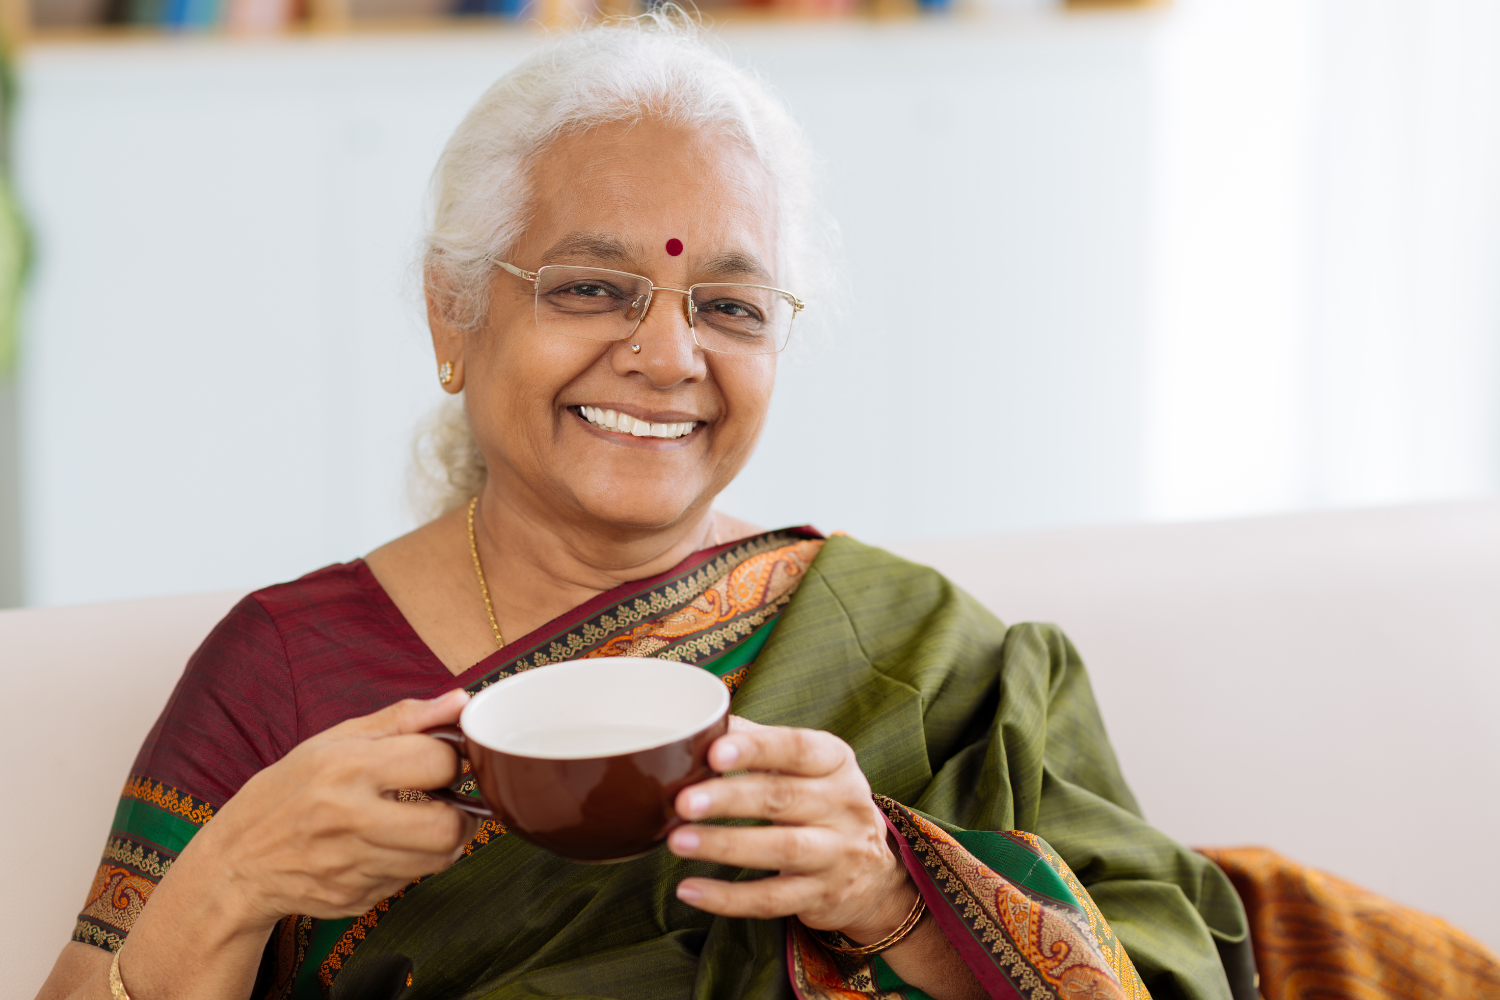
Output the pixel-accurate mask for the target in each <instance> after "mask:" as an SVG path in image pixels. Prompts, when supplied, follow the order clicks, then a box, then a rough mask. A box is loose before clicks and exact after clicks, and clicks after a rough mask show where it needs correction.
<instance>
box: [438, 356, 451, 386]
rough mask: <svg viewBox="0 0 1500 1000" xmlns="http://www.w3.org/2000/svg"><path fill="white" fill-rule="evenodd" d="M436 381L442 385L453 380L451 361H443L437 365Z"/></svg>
mask: <svg viewBox="0 0 1500 1000" xmlns="http://www.w3.org/2000/svg"><path fill="white" fill-rule="evenodd" d="M438 381H439V382H441V383H442V384H443V385H447V384H448V383H449V382H452V381H453V362H451V361H444V362H443V363H442V364H440V365H438Z"/></svg>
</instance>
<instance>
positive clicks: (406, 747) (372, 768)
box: [351, 734, 460, 792]
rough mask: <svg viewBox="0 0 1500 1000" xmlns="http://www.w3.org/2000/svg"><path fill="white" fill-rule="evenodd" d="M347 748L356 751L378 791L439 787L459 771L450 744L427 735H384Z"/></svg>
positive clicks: (451, 779)
mask: <svg viewBox="0 0 1500 1000" xmlns="http://www.w3.org/2000/svg"><path fill="white" fill-rule="evenodd" d="M351 752H352V753H357V754H359V755H360V760H361V766H362V768H363V770H364V773H365V775H366V777H367V779H368V780H371V781H373V782H374V783H375V785H376V787H377V789H378V790H379V791H382V792H392V791H397V790H399V789H403V788H415V789H419V790H422V791H425V790H427V789H429V788H443V787H445V786H447V785H451V784H452V783H453V782H454V780H455V779H457V777H458V775H459V771H460V766H459V763H458V755H457V754H455V753H454V752H453V747H452V746H450V745H448V744H447V743H444V742H442V741H440V740H435V739H433V738H432V737H431V736H421V735H418V734H412V735H407V736H388V737H386V738H385V739H381V740H370V741H368V742H366V743H363V744H362V745H360V746H359V747H357V748H352V749H351Z"/></svg>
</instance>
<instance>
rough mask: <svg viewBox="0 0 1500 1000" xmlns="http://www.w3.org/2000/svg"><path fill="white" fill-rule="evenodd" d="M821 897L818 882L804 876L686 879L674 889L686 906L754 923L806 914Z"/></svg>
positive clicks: (821, 893) (821, 889)
mask: <svg viewBox="0 0 1500 1000" xmlns="http://www.w3.org/2000/svg"><path fill="white" fill-rule="evenodd" d="M822 895H823V886H822V883H821V882H820V880H818V879H815V878H812V877H810V876H807V875H775V876H772V877H770V878H762V879H755V880H753V881H748V882H721V881H719V880H718V879H711V878H690V879H684V880H683V881H682V882H681V883H679V884H678V886H677V898H678V899H680V900H682V901H683V902H684V903H687V904H688V905H689V906H693V907H696V908H697V909H700V910H704V911H706V912H708V913H717V914H718V915H719V916H721V917H749V918H751V919H754V920H773V919H775V918H776V917H787V916H791V915H792V914H794V913H806V912H808V911H809V910H811V909H814V908H816V907H817V906H818V904H819V902H820V900H821V898H822Z"/></svg>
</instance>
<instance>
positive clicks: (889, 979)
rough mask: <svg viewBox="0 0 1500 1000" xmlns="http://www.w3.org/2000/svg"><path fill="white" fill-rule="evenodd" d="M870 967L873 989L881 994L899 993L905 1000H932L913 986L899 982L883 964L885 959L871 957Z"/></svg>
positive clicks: (889, 968) (899, 979) (876, 956)
mask: <svg viewBox="0 0 1500 1000" xmlns="http://www.w3.org/2000/svg"><path fill="white" fill-rule="evenodd" d="M872 958H873V961H872V962H871V964H872V965H874V966H875V988H876V989H878V990H879V991H880V992H882V993H899V994H901V995H902V996H904V997H906V1000H932V997H930V996H928V995H927V994H926V993H923V992H922V991H921V990H919V989H917V988H916V987H915V986H907V985H906V984H905V983H903V982H902V981H901V977H900V976H898V975H896V973H895V972H893V971H892V970H891V967H890V966H889V965H886V964H885V959H883V958H881V957H880V956H879V955H874V956H872Z"/></svg>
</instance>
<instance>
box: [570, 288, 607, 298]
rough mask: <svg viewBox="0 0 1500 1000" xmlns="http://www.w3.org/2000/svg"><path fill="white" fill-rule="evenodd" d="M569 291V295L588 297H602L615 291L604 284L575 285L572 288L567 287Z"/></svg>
mask: <svg viewBox="0 0 1500 1000" xmlns="http://www.w3.org/2000/svg"><path fill="white" fill-rule="evenodd" d="M567 292H568V294H569V295H582V296H586V297H588V298H600V297H602V296H605V295H609V294H611V293H612V292H613V289H610V288H606V287H605V286H603V285H573V286H572V287H571V288H568V289H567Z"/></svg>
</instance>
